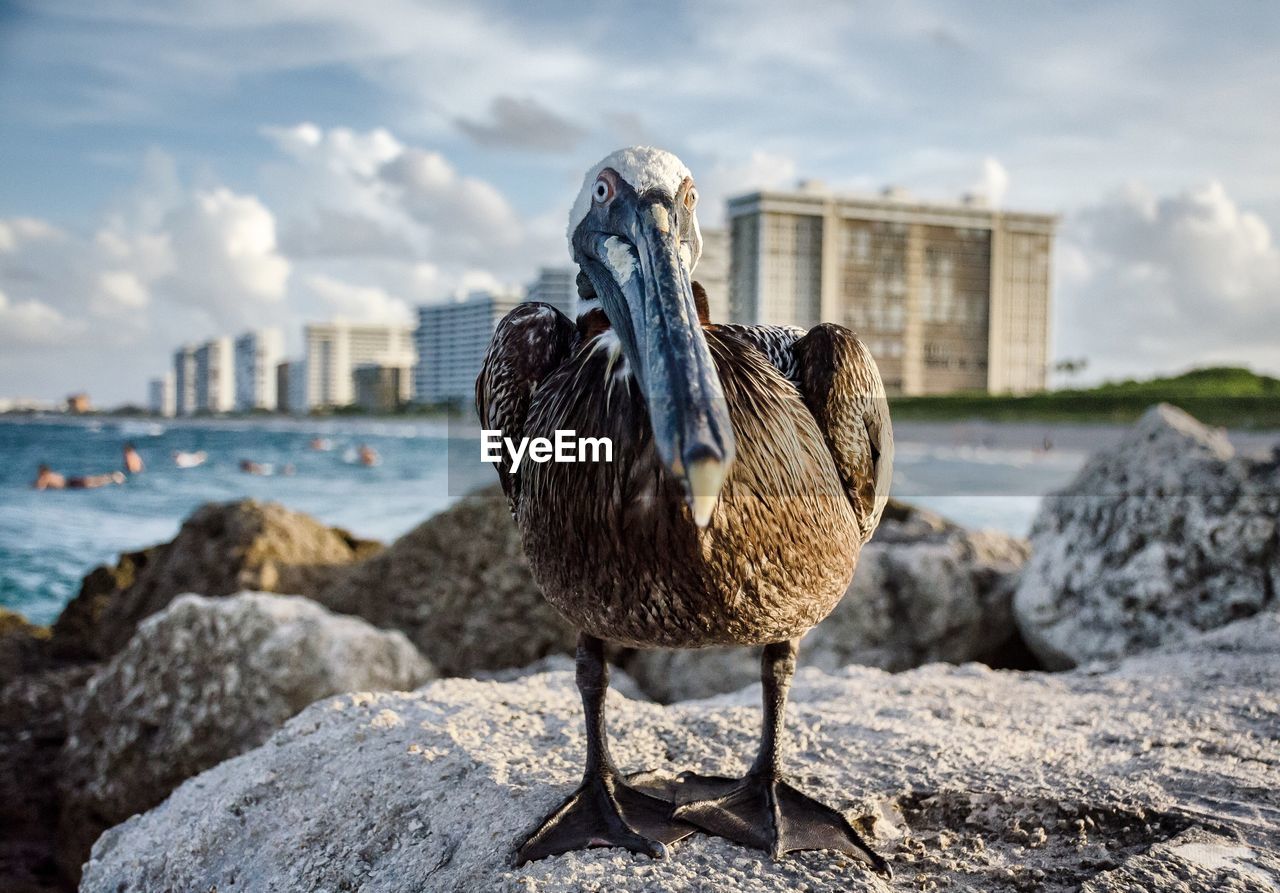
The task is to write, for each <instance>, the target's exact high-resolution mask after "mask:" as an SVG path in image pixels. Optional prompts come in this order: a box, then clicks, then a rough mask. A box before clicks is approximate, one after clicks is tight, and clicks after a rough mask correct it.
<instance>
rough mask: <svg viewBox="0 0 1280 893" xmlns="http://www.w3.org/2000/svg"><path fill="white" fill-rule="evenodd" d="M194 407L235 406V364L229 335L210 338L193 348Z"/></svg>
mask: <svg viewBox="0 0 1280 893" xmlns="http://www.w3.org/2000/svg"><path fill="white" fill-rule="evenodd" d="M195 378H196V386H195V411H196V412H198V413H221V412H230V411H231V410H232V409H234V408H235V405H236V404H235V365H234V359H233V353H232V347H231V339H230V338H211V339H210V340H208V341H206V342H204V343H203V344H201V345H200V346H199V347H197V348H196V376H195Z"/></svg>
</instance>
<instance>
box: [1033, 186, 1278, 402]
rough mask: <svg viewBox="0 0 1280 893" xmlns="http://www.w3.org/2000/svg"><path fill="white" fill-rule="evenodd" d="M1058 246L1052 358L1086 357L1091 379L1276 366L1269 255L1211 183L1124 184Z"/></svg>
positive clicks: (1262, 239) (1272, 248)
mask: <svg viewBox="0 0 1280 893" xmlns="http://www.w3.org/2000/svg"><path fill="white" fill-rule="evenodd" d="M1060 244H1061V247H1060V249H1059V261H1058V264H1057V266H1058V286H1059V287H1058V296H1057V301H1058V308H1059V309H1058V318H1059V325H1060V334H1059V337H1058V353H1059V354H1060V355H1064V356H1085V357H1088V358H1089V359H1090V362H1091V367H1090V374H1091V375H1093V376H1095V377H1098V376H1117V375H1146V374H1150V372H1151V371H1152V370H1153V369H1160V370H1165V371H1176V370H1180V369H1183V368H1186V367H1189V366H1192V365H1194V364H1197V363H1207V362H1222V361H1224V360H1228V359H1231V360H1232V361H1234V362H1236V363H1240V362H1252V363H1253V364H1254V365H1256V366H1258V367H1262V368H1268V369H1271V370H1273V371H1275V370H1276V369H1277V367H1278V366H1280V362H1278V361H1277V354H1276V332H1280V250H1277V247H1276V245H1275V244H1274V243H1273V242H1272V239H1271V233H1270V230H1269V229H1268V227H1267V225H1266V223H1265V222H1264V221H1263V220H1262V219H1261V218H1260V217H1258V216H1257V215H1256V214H1253V213H1250V212H1249V211H1246V210H1244V209H1242V208H1241V207H1240V206H1239V205H1238V204H1237V203H1236V201H1235V200H1234V199H1233V198H1232V197H1231V196H1230V195H1228V194H1227V192H1226V190H1225V189H1224V188H1223V186H1222V184H1221V183H1218V182H1209V183H1207V184H1205V185H1203V186H1200V187H1197V188H1194V189H1189V190H1186V191H1183V192H1180V193H1176V194H1172V195H1165V196H1159V195H1155V194H1153V193H1152V192H1151V191H1149V190H1148V189H1146V188H1145V187H1143V186H1141V185H1131V186H1129V187H1127V188H1126V189H1125V190H1123V191H1122V192H1119V193H1117V194H1115V195H1112V196H1110V197H1109V198H1107V199H1105V200H1103V201H1101V202H1098V203H1096V204H1093V205H1090V206H1088V207H1085V208H1084V209H1082V210H1080V211H1078V212H1076V213H1074V214H1072V215H1070V216H1069V217H1068V219H1067V220H1066V222H1065V224H1064V227H1063V233H1062V237H1061V243H1060Z"/></svg>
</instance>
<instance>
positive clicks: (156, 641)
mask: <svg viewBox="0 0 1280 893" xmlns="http://www.w3.org/2000/svg"><path fill="white" fill-rule="evenodd" d="M433 676H434V672H433V670H432V668H431V666H430V664H429V663H428V662H427V661H426V660H425V659H424V658H423V657H422V656H421V655H420V654H419V653H418V652H417V650H416V649H414V647H413V646H412V645H411V644H410V643H409V641H408V640H407V639H406V638H405V637H404V636H403V635H401V634H400V633H398V632H387V631H383V630H378V629H375V628H373V627H371V626H369V624H367V623H365V622H364V621H362V620H359V619H357V618H354V617H339V616H336V615H334V614H331V613H329V612H328V611H326V610H324V609H323V608H321V607H320V606H319V605H316V604H314V603H313V602H311V601H309V600H307V599H305V598H300V597H295V596H278V595H266V594H262V593H242V594H240V595H236V596H234V597H230V598H218V599H208V598H203V597H201V596H196V595H185V596H182V597H180V598H178V599H176V600H175V601H174V602H173V603H172V604H171V605H170V606H169V607H168V608H167V609H166V610H165V611H163V612H162V613H160V614H157V615H155V616H153V617H151V618H149V619H147V620H145V621H143V623H142V625H141V626H140V627H139V628H138V631H137V633H136V634H135V635H134V637H133V639H131V640H130V642H129V644H128V645H127V646H126V647H125V648H124V649H123V650H122V651H121V652H120V653H119V654H117V655H116V656H115V657H114V658H113V659H112V660H111V661H110V662H109V663H108V664H106V666H105V667H103V668H102V669H101V670H100V671H99V672H98V673H96V674H95V675H94V676H93V678H92V679H91V680H90V681H89V684H88V686H87V690H86V692H85V696H84V698H83V700H82V702H81V703H80V704H79V706H78V709H76V710H75V712H74V713H73V714H72V716H71V719H70V724H69V729H70V734H69V735H68V738H67V742H66V745H65V747H64V749H63V752H62V756H61V774H60V778H59V785H60V787H61V790H62V795H63V808H62V821H61V841H60V862H61V864H62V866H63V869H64V871H65V872H66V873H67V875H68V876H72V877H74V876H75V875H76V874H77V873H78V869H79V866H80V865H81V863H82V862H83V861H84V858H85V857H86V856H87V855H88V853H89V847H90V846H91V845H92V843H93V841H94V840H96V839H97V836H98V834H99V833H101V832H102V830H103V829H105V828H108V827H110V826H111V825H114V824H116V823H117V822H121V821H123V820H124V819H126V818H128V817H129V816H131V815H133V814H134V813H136V812H141V811H142V810H145V809H148V808H150V807H152V806H154V805H156V804H157V803H159V802H160V801H161V800H163V799H164V798H165V797H166V796H167V795H168V794H169V792H170V791H171V790H173V789H174V788H175V787H177V786H178V785H179V784H180V783H182V781H183V780H185V779H187V778H190V777H191V776H192V775H195V774H196V773H198V772H200V771H202V770H204V769H207V768H208V767H210V766H213V765H215V764H216V763H219V762H221V761H222V760H225V759H227V758H228V757H232V756H235V755H236V754H239V753H242V752H244V751H246V750H248V749H250V748H252V747H256V746H257V745H259V744H261V743H262V742H263V741H265V740H266V739H267V737H268V736H269V735H271V733H272V732H274V731H275V730H276V729H278V728H279V727H280V726H281V725H283V724H284V722H285V720H287V719H288V718H289V717H291V716H293V715H294V714H295V713H297V712H298V711H299V710H301V709H302V708H303V707H306V706H307V705H308V704H311V703H312V702H313V701H315V700H317V699H319V698H323V697H326V696H328V695H332V694H336V693H338V692H348V691H364V690H369V689H411V688H414V687H415V686H417V685H420V684H421V683H422V682H424V681H425V680H427V679H430V678H433ZM317 768H318V769H319V768H320V767H317ZM321 771H322V770H321Z"/></svg>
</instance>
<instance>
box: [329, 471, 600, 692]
mask: <svg viewBox="0 0 1280 893" xmlns="http://www.w3.org/2000/svg"><path fill="white" fill-rule="evenodd" d="M315 597H316V599H317V600H318V601H320V602H321V603H322V604H324V605H326V606H327V607H329V608H331V609H333V610H335V611H341V612H343V613H346V614H358V615H359V616H361V617H364V618H365V619H366V620H368V621H369V622H370V623H373V624H376V625H377V626H382V627H389V628H393V629H398V630H401V631H402V632H404V633H405V634H406V635H407V636H408V637H409V638H410V639H411V640H412V641H413V643H414V644H415V645H417V646H418V648H419V649H421V651H422V653H423V654H425V655H426V656H427V657H428V658H430V659H431V661H432V663H434V664H435V665H436V667H437V668H438V669H439V670H440V672H441V673H444V674H447V675H450V676H455V675H470V674H472V673H474V672H477V671H481V670H497V669H503V668H506V667H522V666H524V665H526V664H529V663H532V662H533V661H535V660H538V659H539V658H541V657H545V656H547V655H549V654H556V653H572V652H573V648H574V643H575V642H576V639H577V636H576V633H575V632H574V630H573V629H572V628H571V627H570V626H569V625H568V624H567V623H566V622H565V621H564V619H563V618H561V617H560V615H559V614H557V613H556V611H555V609H553V608H552V607H551V606H550V605H548V604H547V602H546V600H545V599H543V597H542V593H541V592H540V591H539V589H538V587H537V585H536V584H535V583H534V582H533V577H532V576H531V575H530V573H529V565H528V562H527V561H526V560H525V557H524V550H523V548H522V547H521V545H520V533H519V531H518V530H517V529H516V526H515V524H514V523H513V522H512V520H511V515H510V512H509V511H508V509H507V503H506V500H505V499H504V498H503V497H502V494H501V491H500V490H498V489H497V488H496V487H493V488H488V489H485V490H482V491H480V492H479V493H477V494H475V495H472V496H469V497H467V498H465V499H463V500H461V501H460V502H458V503H457V504H456V505H454V506H452V507H451V508H449V509H447V510H446V511H444V512H441V513H440V514H438V515H436V516H435V517H433V518H430V519H428V520H427V521H425V522H424V523H422V524H420V525H419V526H418V527H416V528H414V529H413V530H412V531H410V532H409V533H406V534H405V535H404V536H402V537H401V538H400V539H398V540H396V542H395V543H394V544H393V545H392V546H391V547H390V548H388V549H387V550H386V551H385V552H383V553H382V554H380V555H377V556H374V557H373V558H370V559H369V560H367V561H364V562H362V563H361V564H359V565H357V566H356V567H354V568H352V569H351V570H350V571H349V572H348V573H347V574H345V575H344V576H342V577H341V578H339V579H338V580H337V581H336V582H334V584H333V585H332V586H330V587H328V588H326V589H324V590H322V591H321V592H319V593H317V594H316V596H315Z"/></svg>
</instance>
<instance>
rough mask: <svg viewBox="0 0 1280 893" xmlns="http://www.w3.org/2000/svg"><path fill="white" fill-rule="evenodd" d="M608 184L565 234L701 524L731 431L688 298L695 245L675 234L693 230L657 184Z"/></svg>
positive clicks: (716, 489) (723, 470)
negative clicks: (642, 187) (644, 188)
mask: <svg viewBox="0 0 1280 893" xmlns="http://www.w3.org/2000/svg"><path fill="white" fill-rule="evenodd" d="M605 173H606V174H607V173H610V172H608V171H606V172H605ZM610 189H611V190H613V191H612V193H611V194H608V197H607V198H608V200H607V201H604V202H598V203H597V204H596V205H595V206H594V207H593V208H592V209H591V212H590V213H589V214H588V215H587V216H586V217H585V218H584V219H583V221H582V222H581V224H580V225H579V226H578V228H577V230H576V232H575V233H574V237H573V244H574V249H575V254H576V255H577V257H576V259H577V260H578V262H579V264H581V266H582V267H583V269H584V270H585V271H586V273H587V276H588V278H589V279H590V280H591V283H592V285H593V286H594V287H595V290H596V294H597V295H598V296H599V298H600V301H601V306H602V309H603V310H604V312H605V315H606V316H607V317H608V318H609V322H610V325H611V326H612V327H613V330H614V331H615V332H616V333H617V336H618V339H619V342H620V343H621V346H622V352H623V355H624V356H625V357H626V359H627V362H628V363H629V364H630V367H631V369H632V370H633V374H634V375H636V377H637V380H638V382H639V384H640V387H641V391H642V392H643V394H644V397H645V401H646V404H647V407H648V411H649V421H650V424H651V425H652V427H653V437H654V443H655V445H656V447H657V450H658V455H659V457H660V458H661V459H662V462H663V464H664V465H666V467H667V468H668V469H670V470H671V472H672V473H673V474H675V476H676V477H677V478H678V479H679V480H680V481H681V482H682V483H683V484H684V487H685V496H686V498H687V500H688V502H689V507H690V510H691V511H692V512H693V516H694V520H695V521H696V522H697V524H698V526H700V527H705V526H706V525H707V524H708V523H709V522H710V520H711V515H712V512H713V510H714V508H715V504H716V499H717V497H718V495H719V493H720V488H721V485H722V484H723V483H724V480H725V477H726V476H727V475H728V473H729V468H730V466H731V464H732V463H733V456H734V437H733V427H732V425H731V423H730V421H729V412H728V408H727V406H726V405H725V399H724V392H723V390H722V388H721V385H720V378H719V376H718V375H717V374H716V369H715V364H714V362H713V361H712V358H711V351H710V349H709V348H708V347H707V340H706V338H705V337H704V335H703V333H702V327H701V324H700V323H699V321H698V314H697V309H696V306H695V304H694V299H693V282H692V279H691V278H690V273H691V270H690V264H691V263H692V260H691V258H693V257H696V252H695V251H694V250H692V249H691V248H690V247H689V244H688V241H687V240H686V239H685V238H684V236H689V235H690V228H691V229H692V238H694V239H696V238H697V227H696V223H693V222H692V221H689V219H688V215H687V214H686V213H684V212H683V209H682V210H681V212H680V213H677V199H676V197H675V196H672V195H669V194H667V193H666V192H665V191H664V190H659V189H654V190H650V191H648V192H646V193H644V194H637V193H636V192H635V191H634V190H632V189H631V188H630V187H629V185H628V184H626V183H625V182H616V185H615V184H610ZM696 247H698V248H700V246H696Z"/></svg>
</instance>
